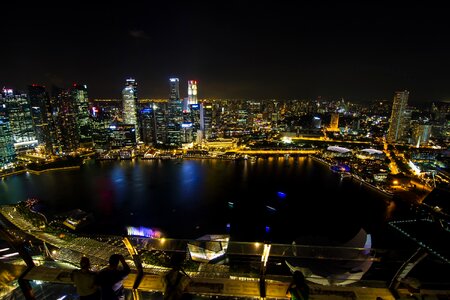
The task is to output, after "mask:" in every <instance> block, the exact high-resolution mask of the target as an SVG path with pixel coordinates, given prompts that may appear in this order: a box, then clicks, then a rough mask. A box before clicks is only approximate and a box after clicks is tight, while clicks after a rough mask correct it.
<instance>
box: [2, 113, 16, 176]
mask: <svg viewBox="0 0 450 300" xmlns="http://www.w3.org/2000/svg"><path fill="white" fill-rule="evenodd" d="M15 158H16V153H15V151H14V139H13V134H12V131H11V127H10V126H9V120H8V118H5V117H1V116H0V168H3V167H5V166H7V165H8V164H9V163H12V162H14V160H15Z"/></svg>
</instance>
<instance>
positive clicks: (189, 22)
mask: <svg viewBox="0 0 450 300" xmlns="http://www.w3.org/2000/svg"><path fill="white" fill-rule="evenodd" d="M16 2H17V4H16V5H6V4H2V9H1V10H2V17H1V19H2V20H1V24H0V33H1V37H2V42H1V46H0V49H1V50H0V53H1V60H2V63H1V65H2V66H1V69H0V85H2V86H9V87H13V88H16V89H25V88H26V86H27V85H28V84H31V83H41V84H44V85H47V86H50V85H51V84H56V85H59V86H62V87H65V86H68V85H70V84H71V83H73V82H78V83H85V84H87V85H88V88H89V94H90V98H120V97H121V89H122V87H123V84H124V81H125V78H127V77H130V76H131V77H134V78H136V80H137V81H138V83H139V90H138V91H139V96H140V97H141V98H157V97H158V98H159V97H161V98H166V97H167V95H168V83H167V82H168V78H169V77H172V76H173V77H179V78H180V82H181V84H180V88H181V95H182V96H186V94H187V92H186V91H185V90H186V86H187V80H189V79H197V80H198V81H199V96H200V98H210V97H220V98H256V99H267V98H277V99H286V98H288V99H292V98H297V99H298V98H301V99H305V98H313V99H315V98H317V97H318V96H322V98H326V99H340V98H341V97H343V98H345V99H346V100H350V101H370V100H375V99H388V100H391V99H392V97H393V93H394V91H396V90H404V89H408V90H409V91H410V93H411V94H410V100H411V102H417V103H418V102H427V101H434V100H443V99H449V98H450V25H449V24H450V21H449V17H448V13H447V12H448V10H447V9H446V8H445V7H443V5H444V4H445V2H444V1H440V2H438V1H436V2H433V1H423V2H419V4H415V3H413V2H411V1H409V2H403V1H389V2H388V1H386V2H383V1H351V2H350V1H332V2H331V1H330V2H323V1H308V2H306V1H294V0H289V1H282V0H278V1H245V0H240V1H233V0H229V1H212V0H210V1H206V0H202V1H175V0H172V1H130V0H127V1H121V2H120V3H112V2H111V1H109V2H104V4H92V2H96V1H89V2H88V1H86V2H84V1H81V2H80V1H72V2H66V1H60V2H52V3H47V4H46V3H43V2H35V3H34V4H29V3H25V2H21V3H19V2H20V1H16ZM90 2H91V3H90Z"/></svg>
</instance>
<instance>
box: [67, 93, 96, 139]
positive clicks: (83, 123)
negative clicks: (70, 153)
mask: <svg viewBox="0 0 450 300" xmlns="http://www.w3.org/2000/svg"><path fill="white" fill-rule="evenodd" d="M70 96H71V98H72V101H73V102H75V110H76V122H77V131H78V134H79V139H80V140H79V144H80V145H81V146H85V147H90V146H92V124H91V119H90V117H89V102H88V94H87V86H86V85H85V84H84V85H80V84H74V85H73V86H72V88H70Z"/></svg>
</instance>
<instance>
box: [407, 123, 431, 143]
mask: <svg viewBox="0 0 450 300" xmlns="http://www.w3.org/2000/svg"><path fill="white" fill-rule="evenodd" d="M430 136H431V125H429V124H416V125H415V126H414V130H413V136H412V138H413V140H412V142H413V145H415V146H416V147H420V146H426V145H428V142H429V141H430Z"/></svg>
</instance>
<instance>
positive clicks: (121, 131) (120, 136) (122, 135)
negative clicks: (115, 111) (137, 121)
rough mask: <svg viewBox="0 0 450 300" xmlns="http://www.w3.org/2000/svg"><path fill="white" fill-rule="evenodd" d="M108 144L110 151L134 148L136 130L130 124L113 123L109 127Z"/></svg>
mask: <svg viewBox="0 0 450 300" xmlns="http://www.w3.org/2000/svg"><path fill="white" fill-rule="evenodd" d="M109 142H110V147H111V148H112V149H119V148H123V147H135V146H136V128H135V127H134V125H132V124H121V123H118V122H116V123H113V124H111V125H110V126H109Z"/></svg>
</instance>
